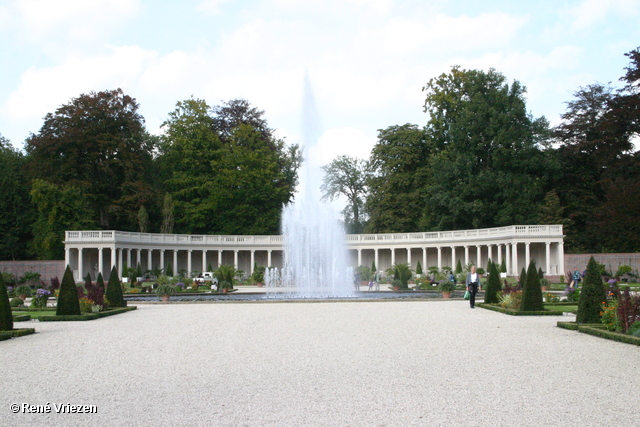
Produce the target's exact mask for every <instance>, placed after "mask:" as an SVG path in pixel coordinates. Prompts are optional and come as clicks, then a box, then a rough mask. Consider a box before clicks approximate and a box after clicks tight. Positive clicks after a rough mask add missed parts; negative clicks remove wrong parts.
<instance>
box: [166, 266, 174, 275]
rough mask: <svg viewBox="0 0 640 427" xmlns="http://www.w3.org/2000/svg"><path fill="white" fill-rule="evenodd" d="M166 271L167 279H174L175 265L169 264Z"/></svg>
mask: <svg viewBox="0 0 640 427" xmlns="http://www.w3.org/2000/svg"><path fill="white" fill-rule="evenodd" d="M165 271H166V272H167V274H166V276H167V277H173V265H171V263H169V264H167V268H166V269H165Z"/></svg>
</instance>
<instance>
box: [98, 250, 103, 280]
mask: <svg viewBox="0 0 640 427" xmlns="http://www.w3.org/2000/svg"><path fill="white" fill-rule="evenodd" d="M102 249H103V248H102V247H100V248H98V273H102V264H104V258H103V257H104V254H103V253H102ZM102 276H104V274H103V275H102Z"/></svg>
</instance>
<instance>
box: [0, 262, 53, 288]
mask: <svg viewBox="0 0 640 427" xmlns="http://www.w3.org/2000/svg"><path fill="white" fill-rule="evenodd" d="M64 269H65V265H64V261H63V260H60V261H0V271H2V272H6V273H11V274H13V275H14V276H16V277H20V276H22V275H24V273H25V272H27V271H29V272H33V273H40V279H41V280H42V281H43V282H45V283H47V284H49V283H50V280H51V278H53V277H57V278H58V279H59V280H62V276H63V275H64Z"/></svg>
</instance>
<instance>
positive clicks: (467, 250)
mask: <svg viewBox="0 0 640 427" xmlns="http://www.w3.org/2000/svg"><path fill="white" fill-rule="evenodd" d="M464 265H465V266H467V265H469V246H465V247H464Z"/></svg>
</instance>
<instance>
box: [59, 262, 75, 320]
mask: <svg viewBox="0 0 640 427" xmlns="http://www.w3.org/2000/svg"><path fill="white" fill-rule="evenodd" d="M79 314H80V300H79V299H78V289H77V288H76V282H75V280H74V279H73V273H72V272H71V268H70V267H69V265H67V268H66V270H65V271H64V276H62V283H60V294H59V295H58V304H57V308H56V315H57V316H63V315H76V316H77V315H79Z"/></svg>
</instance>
